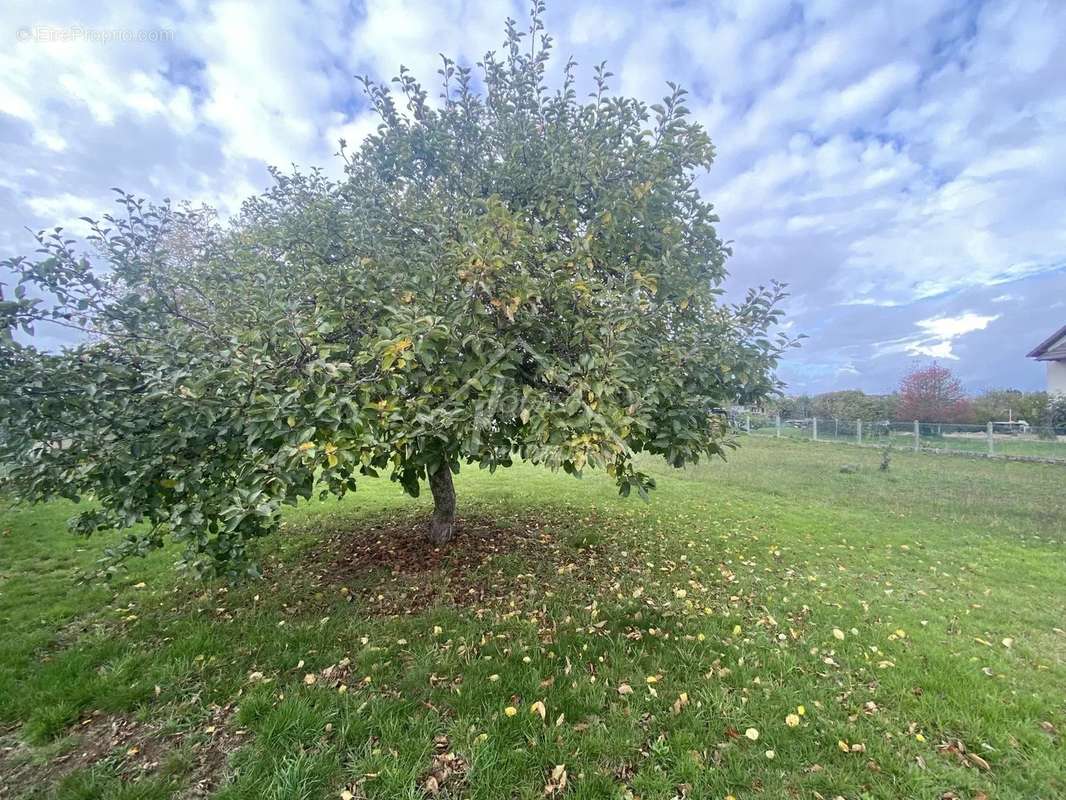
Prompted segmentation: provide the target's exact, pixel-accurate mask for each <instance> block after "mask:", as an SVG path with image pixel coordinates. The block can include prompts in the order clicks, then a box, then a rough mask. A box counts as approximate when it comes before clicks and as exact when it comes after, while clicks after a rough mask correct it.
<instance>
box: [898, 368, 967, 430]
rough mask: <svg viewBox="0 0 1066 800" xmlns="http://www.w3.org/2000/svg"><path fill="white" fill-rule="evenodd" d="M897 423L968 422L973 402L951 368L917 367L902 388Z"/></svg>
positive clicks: (900, 387)
mask: <svg viewBox="0 0 1066 800" xmlns="http://www.w3.org/2000/svg"><path fill="white" fill-rule="evenodd" d="M898 392H899V405H898V406H897V407H896V419H899V420H907V421H910V420H914V419H916V420H921V421H922V422H968V421H969V420H970V417H971V416H972V409H971V408H970V401H969V400H968V399H967V398H966V393H965V392H963V390H962V384H961V383H960V382H959V379H958V378H956V377H955V375H954V374H953V373H952V372H951V370H950V369H948V368H947V367H942V366H940V364H938V363H937V362H935V361H934V362H933V363H932V364H930V365H929V366H928V367H918V366H915V367H914V368H913V369H912V370H911V371H910V372H908V373H907V374H906V375H904V376H903V380H902V381H901V382H900V384H899V390H898Z"/></svg>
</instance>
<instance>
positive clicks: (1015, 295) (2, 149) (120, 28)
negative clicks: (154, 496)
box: [0, 0, 1066, 391]
mask: <svg viewBox="0 0 1066 800" xmlns="http://www.w3.org/2000/svg"><path fill="white" fill-rule="evenodd" d="M92 6H99V7H98V8H93V7H92ZM526 14H527V7H526V4H525V3H521V2H519V3H510V2H500V1H498V0H366V2H358V3H342V2H336V3H333V2H325V1H324V0H313V1H312V2H304V3H299V2H295V0H290V1H288V2H276V3H274V2H263V1H261V0H259V1H257V2H194V1H193V0H186V1H185V2H169V3H160V4H156V3H153V2H140V3H135V2H129V1H128V0H126V2H122V1H121V0H112V2H108V3H100V4H87V3H85V2H83V0H79V2H69V3H64V2H40V0H37V1H36V2H22V0H15V1H14V2H11V0H7V2H5V3H4V4H3V6H2V8H0V37H4V36H6V37H7V41H6V42H4V45H3V47H0V153H2V155H0V257H7V256H10V255H15V254H20V253H29V252H30V251H31V250H32V247H33V240H32V237H31V236H30V234H29V233H28V232H27V230H26V229H27V228H32V229H38V228H42V227H45V226H52V225H55V224H63V225H67V226H69V227H71V228H72V229H73V230H78V228H79V225H80V223H78V222H77V221H76V220H77V218H78V217H80V216H83V215H89V216H99V215H100V214H101V213H103V212H104V211H107V210H108V208H109V204H110V202H111V199H110V197H109V192H108V189H109V187H111V186H121V187H123V188H125V189H127V190H130V191H134V192H137V193H140V194H143V195H145V196H148V197H151V198H153V199H160V198H163V197H170V198H174V199H189V200H194V201H206V202H208V203H211V204H212V205H216V206H218V207H219V208H221V209H222V210H223V211H224V212H229V211H233V210H234V209H235V208H236V206H237V204H238V203H239V202H240V200H241V199H242V198H243V197H245V196H246V195H248V194H250V193H254V192H256V191H259V190H261V189H262V188H264V187H265V186H266V185H267V183H268V175H267V170H266V167H267V165H268V164H277V165H281V166H288V165H289V164H291V163H296V164H299V165H301V166H309V165H319V166H323V167H326V168H328V169H329V170H331V171H333V172H337V173H339V166H338V164H339V162H338V160H337V159H336V158H335V157H334V153H335V152H336V150H337V146H336V145H337V139H338V138H339V137H340V136H344V137H345V138H347V139H348V140H349V141H350V142H352V141H357V140H358V139H359V138H360V137H361V136H362V135H364V133H365V132H366V131H368V130H371V129H372V128H373V126H374V124H375V123H374V120H373V118H371V117H370V116H369V115H368V113H367V111H366V107H365V103H364V102H363V98H362V96H361V91H360V88H359V86H358V85H357V83H356V81H355V80H354V79H353V76H354V75H356V74H364V73H369V74H370V75H371V76H372V77H377V78H379V79H389V78H391V77H392V76H394V75H395V74H396V72H397V68H398V66H399V65H400V64H405V65H407V66H408V67H410V68H411V69H412V70H413V71H414V72H415V74H416V75H418V76H420V77H421V78H422V79H423V82H425V83H431V82H432V80H433V79H434V78H435V77H436V69H437V68H438V66H439V58H438V56H437V54H438V53H439V52H442V51H443V52H445V53H447V54H449V55H451V56H453V57H455V58H457V59H458V60H460V61H463V62H467V63H474V62H476V61H477V60H478V58H479V57H480V56H481V55H483V54H484V52H485V51H486V50H488V49H492V48H495V47H498V46H499V44H500V41H501V38H502V36H501V33H502V23H503V20H504V19H505V18H506V17H507V16H508V15H511V16H514V17H515V18H517V19H520V20H523V19H525V17H526ZM547 23H548V27H549V31H550V32H551V33H552V34H553V35H554V36H555V40H556V42H555V43H556V51H555V58H554V60H553V63H554V67H555V69H556V70H558V69H559V68H561V65H562V63H563V62H564V61H565V59H566V56H567V55H569V54H571V53H572V54H573V55H574V56H575V57H576V58H577V60H578V61H579V62H580V63H581V64H582V65H583V67H584V68H585V72H586V75H587V74H588V73H589V72H590V71H591V66H592V65H593V64H595V63H597V62H599V61H600V60H603V59H606V60H608V62H609V64H610V67H611V68H612V70H613V71H614V72H615V73H616V77H615V78H614V79H613V84H614V88H615V89H616V90H617V91H620V92H622V93H625V94H628V95H633V96H637V97H640V98H642V99H646V100H648V101H649V102H650V101H654V100H656V99H658V98H659V97H660V96H661V95H662V94H663V93H664V91H665V82H666V81H668V80H674V81H678V82H680V83H682V84H683V85H684V86H685V87H687V88H688V89H689V90H690V91H691V92H692V101H691V103H690V104H689V105H690V106H691V108H692V110H693V112H694V113H695V115H696V117H697V118H698V119H699V120H700V121H702V122H703V123H704V124H705V125H706V127H707V128H708V130H709V132H710V134H711V137H712V139H713V140H714V142H715V144H716V146H717V149H718V161H717V163H716V164H715V166H714V168H713V169H712V170H711V171H710V172H709V173H708V174H707V175H706V176H705V177H703V178H702V179H701V187H702V190H703V192H704V194H705V196H706V197H707V198H708V199H710V200H712V201H713V202H714V203H715V205H716V206H717V208H718V211H719V214H720V216H721V218H722V222H721V225H720V230H721V233H722V235H723V236H724V237H725V238H727V239H729V240H732V241H733V247H734V253H735V254H734V257H733V259H732V261H731V271H732V277H731V279H730V289H731V290H732V291H734V292H737V293H739V292H740V291H741V290H742V289H743V288H744V287H745V286H747V285H750V284H756V283H759V282H764V281H766V280H768V279H770V278H773V277H776V278H779V279H782V280H785V281H787V282H788V283H789V284H790V285H791V289H792V292H793V296H792V298H791V300H790V303H789V307H788V312H789V317H788V319H789V322H788V324H789V326H790V328H791V330H792V331H794V332H802V333H805V334H807V335H808V336H809V337H810V338H809V339H808V340H807V341H806V343H805V345H804V347H803V348H802V349H801V350H799V351H796V352H794V353H793V354H791V355H790V356H789V358H788V360H787V362H786V363H785V364H784V366H783V368H782V376H783V377H784V378H785V379H786V380H787V381H788V382H789V384H790V385H791V387H792V390H793V391H823V390H827V389H833V388H861V389H865V390H867V391H885V390H890V389H891V388H892V387H893V386H894V385H895V384H896V383H897V382H898V379H899V377H900V375H901V374H902V372H904V371H905V370H906V369H907V368H908V367H909V365H910V364H912V363H913V362H914V361H915V360H916V359H922V360H926V361H928V360H930V359H932V358H937V359H939V360H940V361H941V362H943V363H947V364H949V365H950V366H951V367H952V368H953V369H955V370H956V372H957V373H958V374H959V375H960V376H961V377H962V378H963V380H964V381H965V383H966V384H967V386H968V387H969V388H971V389H973V390H979V389H982V388H985V387H989V386H1016V387H1019V388H1026V389H1035V388H1042V385H1043V371H1042V369H1041V367H1040V366H1039V365H1036V364H1033V363H1029V362H1027V361H1026V359H1025V357H1024V356H1025V353H1026V352H1027V351H1028V350H1029V349H1031V348H1032V347H1033V346H1035V345H1036V344H1037V343H1038V342H1039V341H1040V340H1042V339H1043V338H1045V337H1046V336H1047V335H1049V334H1050V333H1051V332H1052V331H1054V330H1055V329H1056V328H1058V327H1059V326H1061V325H1063V324H1066V191H1064V190H1066V36H1063V35H1062V32H1063V31H1066V2H1061V0H1049V1H1048V2H1040V0H1017V1H1016V2H1010V0H997V1H996V2H991V1H990V2H985V3H981V2H976V0H973V1H971V2H965V1H964V0H900V2H879V3H873V2H870V3H866V2H861V3H860V2H853V1H852V0H812V2H787V1H786V0H781V1H778V0H765V1H763V0H748V1H747V2H724V1H723V2H718V1H717V0H702V1H698V2H697V1H696V0H693V1H692V2H687V3H686V2H676V1H675V2H652V1H651V0H647V2H639V0H622V1H617V0H615V1H605V2H580V1H579V0H570V1H569V2H563V1H562V0H555V2H554V3H549V9H548V15H547ZM46 341H47V340H46Z"/></svg>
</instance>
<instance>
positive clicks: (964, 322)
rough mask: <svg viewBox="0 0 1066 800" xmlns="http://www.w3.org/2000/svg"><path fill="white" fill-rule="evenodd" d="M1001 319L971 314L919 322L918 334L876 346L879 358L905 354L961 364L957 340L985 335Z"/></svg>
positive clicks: (917, 324)
mask: <svg viewBox="0 0 1066 800" xmlns="http://www.w3.org/2000/svg"><path fill="white" fill-rule="evenodd" d="M999 318H1000V315H999V314H994V315H990V316H986V315H982V314H976V313H974V312H972V311H967V312H965V313H962V314H958V315H956V316H943V317H933V318H930V319H922V320H918V321H917V323H915V324H916V326H917V328H918V331H919V332H918V333H916V334H912V335H910V336H905V337H903V338H901V339H895V340H892V341H888V342H880V343H878V344H877V345H875V357H876V356H884V355H891V354H901V353H905V354H907V355H909V356H928V357H929V358H943V359H952V360H957V358H958V356H956V355H955V352H954V350H953V349H952V344H953V343H954V341H955V340H956V339H958V338H959V337H961V336H965V335H966V334H968V333H974V332H975V331H983V330H984V329H985V328H987V327H988V326H989V325H990V324H992V323H993V322H995V321H996V320H997V319H999Z"/></svg>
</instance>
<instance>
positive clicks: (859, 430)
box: [855, 419, 862, 444]
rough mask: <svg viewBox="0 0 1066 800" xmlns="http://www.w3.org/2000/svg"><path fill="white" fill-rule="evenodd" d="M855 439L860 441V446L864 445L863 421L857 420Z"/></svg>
mask: <svg viewBox="0 0 1066 800" xmlns="http://www.w3.org/2000/svg"><path fill="white" fill-rule="evenodd" d="M855 438H856V439H858V440H859V444H862V420H861V419H857V420H855Z"/></svg>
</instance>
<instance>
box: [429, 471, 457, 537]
mask: <svg viewBox="0 0 1066 800" xmlns="http://www.w3.org/2000/svg"><path fill="white" fill-rule="evenodd" d="M429 489H430V491H431V492H433V519H432V520H431V521H430V523H429V541H430V542H432V543H433V544H434V545H441V544H446V543H447V542H449V541H451V538H452V534H453V533H454V532H455V531H454V529H455V485H454V484H453V483H452V471H451V470H450V469H448V465H447V464H442V465H441V466H440V469H438V470H437V471H436V472H434V473H433V474H432V475H430V476H429Z"/></svg>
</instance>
